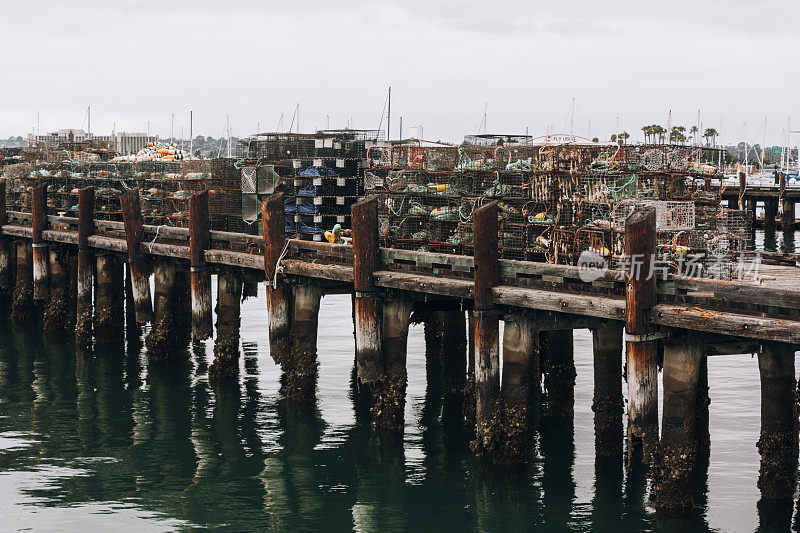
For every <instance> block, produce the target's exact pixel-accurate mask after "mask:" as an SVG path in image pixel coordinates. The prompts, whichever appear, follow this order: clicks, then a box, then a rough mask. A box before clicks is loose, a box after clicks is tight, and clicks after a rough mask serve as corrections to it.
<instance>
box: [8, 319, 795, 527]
mask: <svg viewBox="0 0 800 533" xmlns="http://www.w3.org/2000/svg"><path fill="white" fill-rule="evenodd" d="M145 333H146V330H143V329H140V328H135V327H134V328H128V331H127V332H126V335H125V337H124V346H117V347H96V348H95V349H94V350H93V351H76V350H75V349H74V348H72V346H73V344H72V342H70V341H71V339H68V338H67V337H57V336H56V337H48V338H44V339H42V338H41V336H40V335H38V334H37V333H36V332H35V331H27V330H24V329H20V328H13V329H12V328H11V327H10V324H8V322H7V321H6V320H0V443H3V444H2V445H0V487H2V488H3V489H4V494H6V493H7V494H9V497H8V498H6V500H5V501H4V502H0V513H2V514H5V513H8V512H10V511H11V510H15V512H19V509H20V508H21V507H20V506H23V507H24V506H32V507H33V509H34V510H41V509H44V508H58V509H59V510H62V509H64V508H66V507H68V506H69V507H81V506H87V505H88V504H90V503H92V504H93V505H96V506H97V507H96V509H99V510H100V511H99V512H100V513H101V514H96V515H93V516H97V517H98V520H101V522H100V523H102V524H103V525H104V526H105V527H104V529H111V528H113V527H114V525H115V524H119V523H120V522H119V520H118V518H115V517H119V516H121V515H130V514H132V513H133V510H136V511H137V512H145V513H147V514H146V516H147V518H146V523H147V524H148V525H149V526H150V527H152V528H154V529H163V528H164V527H165V526H164V522H163V519H164V518H168V519H171V520H173V521H174V523H175V524H179V525H180V524H182V525H185V526H186V527H187V528H189V527H193V526H199V527H208V528H212V529H223V530H225V529H227V530H231V531H241V530H259V529H275V530H279V531H284V530H292V531H294V530H325V531H331V530H334V531H335V530H352V529H353V528H356V529H359V530H368V531H374V530H386V531H397V530H409V529H414V530H417V529H419V530H436V531H439V530H464V531H472V530H490V531H494V530H501V529H509V530H525V529H540V530H546V531H564V530H580V531H589V530H597V531H607V530H618V529H624V530H628V531H644V530H650V529H652V528H653V527H654V526H656V525H658V526H660V527H662V528H663V529H675V528H679V529H681V530H685V531H705V530H708V529H709V525H708V524H707V522H706V520H707V516H708V514H709V508H714V505H716V506H717V507H716V508H715V509H716V510H717V511H716V512H717V513H720V512H721V511H720V503H719V501H717V502H716V503H715V502H714V501H713V500H710V495H713V494H714V492H713V491H710V490H709V484H710V483H711V481H710V478H711V476H712V474H711V473H710V471H709V459H708V458H707V457H701V458H699V459H698V466H697V469H696V472H695V485H694V499H695V503H696V505H697V506H698V512H697V514H696V516H693V517H690V518H688V519H684V520H678V521H662V522H658V521H656V520H655V518H654V516H653V510H652V505H651V502H650V491H649V486H648V475H647V471H646V469H645V468H644V467H641V466H637V467H636V468H634V469H633V470H630V471H627V470H625V468H624V466H623V458H622V457H619V458H614V459H612V460H606V461H598V462H595V461H594V457H593V455H592V454H593V450H594V445H593V439H592V438H591V432H590V431H589V435H590V438H589V439H584V440H585V442H584V441H583V440H582V439H580V438H576V431H578V434H586V428H587V427H588V428H591V424H592V415H591V412H590V411H589V406H590V403H591V386H589V389H588V390H581V388H580V385H579V386H578V388H577V389H576V409H575V419H574V421H572V422H569V423H567V424H562V425H556V424H553V423H552V422H551V421H548V420H547V419H546V418H545V419H542V420H538V414H534V415H533V416H532V423H533V426H534V427H533V429H532V435H531V439H530V450H529V453H528V457H529V458H530V460H529V462H528V464H527V466H526V467H525V468H522V469H519V470H518V471H514V472H507V471H506V472H498V471H496V470H495V469H493V468H491V467H487V465H485V464H482V463H481V462H480V461H477V460H475V459H474V457H473V455H472V453H471V452H470V450H469V448H468V442H467V434H466V432H465V431H464V429H463V427H462V426H461V425H460V424H459V423H457V422H456V421H457V420H458V416H456V414H455V413H456V412H457V410H458V408H457V406H455V405H454V406H453V408H452V409H453V413H454V414H453V415H452V416H451V415H449V414H448V406H447V405H446V402H444V401H443V399H442V394H441V389H440V387H439V385H438V382H437V381H436V380H428V381H427V383H426V380H424V379H418V377H415V378H414V380H413V381H412V380H410V382H409V391H410V392H409V394H410V396H409V408H408V411H407V416H406V423H407V427H406V431H405V434H404V435H403V436H401V437H399V438H398V437H397V436H394V435H385V434H376V433H374V432H373V431H372V430H371V429H370V428H369V424H368V422H365V423H356V424H353V423H352V422H351V421H352V414H353V411H354V404H353V398H352V397H350V396H348V394H347V393H346V392H344V389H346V388H347V384H346V383H341V384H340V389H341V391H340V392H341V396H335V397H332V396H331V395H330V393H329V392H328V393H327V396H326V394H319V395H318V396H319V399H318V401H317V404H316V405H312V406H308V407H305V408H298V407H297V406H295V405H292V404H288V403H287V402H285V401H284V400H283V398H282V396H281V395H280V394H278V392H277V386H275V384H274V383H273V382H270V383H269V385H268V386H265V385H264V384H263V383H261V382H260V379H261V377H263V376H264V375H273V374H270V372H275V370H274V368H273V366H272V361H271V359H270V358H269V355H268V354H266V353H264V351H263V350H264V349H265V348H264V345H265V344H266V343H260V342H259V343H256V342H252V341H248V340H247V339H245V341H246V342H243V343H242V346H241V354H242V361H241V364H242V369H243V370H242V371H241V372H240V376H241V379H240V381H239V383H237V384H233V385H229V386H225V387H212V386H210V385H209V383H208V380H207V370H208V362H209V360H210V354H211V350H212V344H213V343H212V342H211V341H208V342H197V343H193V344H188V343H187V345H186V348H184V349H176V350H175V351H174V352H173V353H171V354H170V361H171V363H170V365H169V366H168V367H157V368H149V367H148V364H147V357H146V355H145V354H144V353H143V343H142V336H143V335H144V334H145ZM67 336H68V335H67ZM243 337H244V336H243ZM584 355H588V359H589V360H591V355H590V354H584ZM422 357H423V354H422V353H412V352H410V353H409V360H410V364H419V365H420V367H421V366H422V364H423V363H422ZM576 357H578V358H580V357H583V355H582V354H579V353H578V352H577V351H576ZM320 359H321V364H322V365H323V367H322V370H321V372H323V371H324V370H325V368H326V367H325V365H340V366H339V368H344V369H347V370H343V371H342V372H341V374H342V375H346V374H347V371H349V369H350V368H351V367H352V358H351V357H348V358H347V361H338V360H331V358H330V357H328V356H327V355H326V354H325V353H323V355H322V356H321V358H320ZM720 364H723V363H722V362H720ZM341 365H346V366H344V367H342V366H341ZM328 368H330V367H328ZM412 375H414V376H417V374H414V373H412ZM737 375H739V374H737ZM747 375H749V374H741V376H747ZM752 377H753V380H754V381H755V383H757V380H758V373H757V369H754V370H753V375H752ZM742 379H743V380H744V381H745V385H744V387H752V384H749V385H748V384H747V382H746V379H745V378H744V377H742ZM342 381H344V380H342ZM726 383H731V380H726ZM579 384H580V381H579ZM323 385H324V383H323ZM715 385H716V383H715V382H712V383H711V388H712V391H713V390H714V387H715ZM321 386H322V385H321ZM757 389H758V387H757V385H756V386H755V390H756V395H757ZM735 394H737V395H739V396H741V394H743V393H742V391H741V390H739V389H736V391H735ZM739 396H737V397H739ZM718 397H719V398H720V400H719V401H717V398H718ZM724 398H725V397H724V395H723V394H720V395H718V396H715V403H714V404H712V409H723V408H724V407H725V405H726V402H725V399H724ZM749 401H750V400H748V402H749ZM325 402H338V403H336V404H335V408H334V409H333V410H328V407H327V406H326V410H325V411H324V412H325V413H326V419H325V420H324V419H323V416H322V414H321V411H320V407H321V406H322V405H324V403H325ZM581 402H583V403H581ZM757 406H758V403H757V401H756V402H755V403H753V406H752V408H753V409H756V410H757V409H758V407H757ZM534 407H535V409H534V410H533V411H532V412H533V413H538V407H539V406H538V405H535V406H534ZM720 412H722V411H712V425H713V420H714V418H713V417H714V416H719V413H720ZM715 413H716V414H715ZM723 418H724V417H723ZM367 420H368V419H367ZM579 430H580V431H579ZM581 431H583V433H581ZM715 431H717V429H714V430H712V439H714V437H715ZM755 431H756V432H757V424H756V426H755ZM747 439H749V440H748V446H751V447H754V444H753V443H754V442H755V438H752V439H750V438H749V437H745V438H744V440H747ZM6 442H8V443H11V444H5V443H6ZM712 450H713V448H712ZM712 461H713V459H712ZM587 462H588V469H586V468H584V467H583V466H582V465H584V464H586V463H587ZM755 468H756V469H757V462H756V463H755ZM729 471H730V468H725V469H723V471H722V476H720V475H719V474H718V475H717V478H716V485H714V487H715V490H720V486H721V487H722V489H724V488H725V485H724V483H725V481H724V479H725V475H726V473H727V472H729ZM578 472H580V474H579V473H578ZM23 473H24V474H25V475H26V476H31V477H32V478H34V479H36V480H37V483H35V484H32V483H30V482H29V481H24V482H23V481H22V477H21V476H22V474H23ZM25 479H30V478H25ZM721 479H722V481H721ZM751 482H752V485H753V487H752V488H753V492H755V477H753V478H752V479H751ZM737 483H738V484H739V486H740V485H741V482H737ZM739 501H741V500H739ZM751 502H752V503H750V505H749V508H748V507H747V506H744V505H738V506H736V507H735V508H730V506H729V505H728V504H727V503H724V504H723V505H722V507H724V508H725V510H724V514H725V515H726V516H728V515H731V514H733V515H734V516H736V517H739V518H734V519H727V520H728V521H727V522H726V523H727V524H734V525H735V524H736V522H735V520H738V519H740V518H741V517H744V518H743V519H742V522H743V523H747V522H748V520H750V521H751V522H752V523H753V524H755V523H756V521H760V524H761V525H760V527H761V529H762V530H765V531H766V530H770V529H771V528H776V527H788V526H790V525H791V521H792V512H793V507H792V506H791V505H789V506H788V507H780V506H779V507H778V508H775V507H774V506H767V505H766V504H763V503H762V504H759V505H758V508H757V509H756V505H755V503H754V502H755V499H752V500H751ZM30 512H31V514H30V520H31V521H32V522H33V524H34V525H37V526H39V527H40V528H42V529H55V528H57V527H60V524H59V523H58V522H56V521H54V522H47V520H48V519H47V518H44V515H43V514H42V513H38V512H37V514H35V515H34V514H33V512H34V511H30ZM736 513H738V515H737V514H736ZM37 520H38V521H40V522H37ZM732 520H733V521H732ZM170 523H171V524H172V522H170ZM175 527H178V526H175ZM754 527H755V526H753V527H751V528H749V529H751V530H752V529H753V528H754ZM722 529H731V527H727V528H725V527H723V528H722ZM733 529H736V528H735V527H733Z"/></svg>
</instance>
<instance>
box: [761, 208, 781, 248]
mask: <svg viewBox="0 0 800 533" xmlns="http://www.w3.org/2000/svg"><path fill="white" fill-rule="evenodd" d="M777 215H778V201H777V200H774V199H772V198H766V199H765V200H764V239H765V240H768V241H771V242H773V243H774V242H775V223H776V222H775V217H776V216H777Z"/></svg>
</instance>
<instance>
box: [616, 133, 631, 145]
mask: <svg viewBox="0 0 800 533" xmlns="http://www.w3.org/2000/svg"><path fill="white" fill-rule="evenodd" d="M629 137H630V134H629V133H628V132H627V131H623V132H622V133H620V134H619V135H617V139H619V141H620V142H619V143H620V144H625V141H627V140H628V138H629Z"/></svg>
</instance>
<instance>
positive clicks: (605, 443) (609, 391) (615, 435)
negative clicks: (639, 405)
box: [592, 322, 624, 458]
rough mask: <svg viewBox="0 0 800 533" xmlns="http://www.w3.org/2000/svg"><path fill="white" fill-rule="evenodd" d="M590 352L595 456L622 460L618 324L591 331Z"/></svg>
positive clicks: (619, 337) (620, 369) (620, 337)
mask: <svg viewBox="0 0 800 533" xmlns="http://www.w3.org/2000/svg"><path fill="white" fill-rule="evenodd" d="M592 346H593V349H594V399H593V401H592V411H593V412H594V451H595V455H596V456H597V457H604V458H606V457H607V458H618V457H622V450H623V440H624V435H623V424H622V414H623V400H622V323H620V322H611V323H609V324H608V325H607V326H606V327H604V328H599V329H595V330H592Z"/></svg>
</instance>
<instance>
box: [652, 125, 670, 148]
mask: <svg viewBox="0 0 800 533" xmlns="http://www.w3.org/2000/svg"><path fill="white" fill-rule="evenodd" d="M651 127H652V128H653V136H654V137H655V138H657V139H658V142H660V143H662V144H663V143H664V136H665V135H666V134H667V130H666V128H664V127H663V126H659V125H658V124H653V125H652V126H651Z"/></svg>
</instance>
